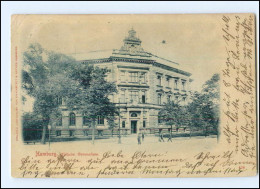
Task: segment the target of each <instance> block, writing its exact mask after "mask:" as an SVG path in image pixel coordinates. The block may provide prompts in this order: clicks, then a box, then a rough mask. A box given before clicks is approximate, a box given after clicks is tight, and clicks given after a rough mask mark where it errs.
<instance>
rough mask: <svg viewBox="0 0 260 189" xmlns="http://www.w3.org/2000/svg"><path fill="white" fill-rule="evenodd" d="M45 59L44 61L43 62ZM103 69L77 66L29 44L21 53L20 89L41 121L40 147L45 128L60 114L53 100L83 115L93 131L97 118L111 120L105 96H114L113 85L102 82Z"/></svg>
mask: <svg viewBox="0 0 260 189" xmlns="http://www.w3.org/2000/svg"><path fill="white" fill-rule="evenodd" d="M44 59H46V60H44ZM108 72H109V70H108V69H106V68H98V67H94V66H91V65H87V64H83V63H78V62H76V61H75V59H73V58H71V57H69V56H66V55H63V54H60V53H55V52H48V51H46V50H44V49H43V48H42V47H41V46H40V45H39V44H31V45H30V46H29V48H28V50H27V51H26V52H24V69H23V72H22V78H23V80H22V81H23V88H24V89H25V90H26V92H27V94H28V95H30V96H31V97H33V98H34V106H33V109H34V113H35V114H36V115H40V117H42V120H43V127H42V128H43V131H42V143H45V135H46V129H47V126H48V124H50V123H52V122H55V119H57V118H56V117H57V116H58V115H59V114H60V111H61V110H60V108H59V104H58V103H57V97H61V98H62V99H63V100H64V102H65V104H66V105H67V107H68V109H69V110H77V111H80V112H84V113H85V116H88V117H89V119H90V120H91V121H92V125H93V132H92V137H93V139H94V129H95V122H96V120H97V116H101V117H103V118H105V117H107V116H113V115H114V113H115V112H116V108H115V105H114V104H113V103H111V102H110V100H109V96H110V95H112V94H113V93H114V92H116V85H115V84H114V83H110V82H107V81H106V79H105V78H106V76H107V73H108Z"/></svg>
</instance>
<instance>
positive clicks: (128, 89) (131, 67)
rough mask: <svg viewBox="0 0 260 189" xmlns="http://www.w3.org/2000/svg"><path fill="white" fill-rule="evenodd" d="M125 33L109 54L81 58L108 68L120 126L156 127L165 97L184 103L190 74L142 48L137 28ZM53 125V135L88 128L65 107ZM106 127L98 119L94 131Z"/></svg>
mask: <svg viewBox="0 0 260 189" xmlns="http://www.w3.org/2000/svg"><path fill="white" fill-rule="evenodd" d="M128 33H129V35H128V36H127V37H126V38H125V39H124V41H123V42H124V44H123V46H122V47H121V48H120V49H119V50H113V52H112V53H111V54H110V56H108V57H106V58H98V59H88V60H82V61H81V62H83V63H86V64H93V65H95V66H99V67H106V68H108V69H110V70H111V72H110V73H109V75H108V77H107V79H108V80H109V81H112V82H115V83H116V85H117V89H118V93H117V94H116V95H113V96H112V97H111V101H112V102H113V103H115V104H116V106H117V107H118V108H120V117H121V118H120V127H121V129H124V130H125V132H127V134H134V133H138V132H139V131H140V130H149V129H151V128H152V129H153V128H159V127H160V123H159V120H158V112H159V111H160V109H161V108H162V106H163V104H164V103H166V102H167V101H172V100H173V101H175V102H178V103H180V104H185V103H187V100H188V91H189V87H190V81H191V80H190V76H191V74H190V73H188V72H186V71H184V70H181V69H180V68H178V67H179V65H178V64H177V63H174V62H172V61H170V60H166V59H164V58H159V57H158V56H155V55H153V54H151V53H148V52H146V51H144V49H143V48H142V46H141V43H142V41H141V40H140V39H139V38H137V37H136V31H135V30H133V29H131V30H130V31H129V32H128ZM169 65H171V66H169ZM118 123H119V121H118ZM118 125H119V124H118ZM53 127H55V128H54V130H53V135H55V136H86V135H88V134H89V133H88V132H90V131H89V129H90V127H89V125H88V124H87V122H86V121H85V120H84V115H82V114H78V115H77V113H76V112H68V111H64V112H63V115H62V121H61V122H60V123H59V124H58V126H53ZM108 127H109V126H108V123H107V121H106V120H103V119H99V120H98V125H97V131H100V132H102V131H105V130H106V129H108Z"/></svg>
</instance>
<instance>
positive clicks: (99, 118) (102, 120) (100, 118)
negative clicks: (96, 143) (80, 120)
mask: <svg viewBox="0 0 260 189" xmlns="http://www.w3.org/2000/svg"><path fill="white" fill-rule="evenodd" d="M98 125H104V118H103V117H102V116H98Z"/></svg>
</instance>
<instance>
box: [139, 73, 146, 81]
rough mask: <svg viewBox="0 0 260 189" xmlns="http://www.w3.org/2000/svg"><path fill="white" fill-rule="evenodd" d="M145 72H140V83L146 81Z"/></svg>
mask: <svg viewBox="0 0 260 189" xmlns="http://www.w3.org/2000/svg"><path fill="white" fill-rule="evenodd" d="M145 77H146V74H145V72H142V73H141V75H140V79H141V83H146V78H145Z"/></svg>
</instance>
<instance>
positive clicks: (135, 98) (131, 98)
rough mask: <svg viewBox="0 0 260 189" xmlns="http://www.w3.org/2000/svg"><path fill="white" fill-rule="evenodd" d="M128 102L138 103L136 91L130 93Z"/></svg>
mask: <svg viewBox="0 0 260 189" xmlns="http://www.w3.org/2000/svg"><path fill="white" fill-rule="evenodd" d="M130 101H131V102H138V91H130Z"/></svg>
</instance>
